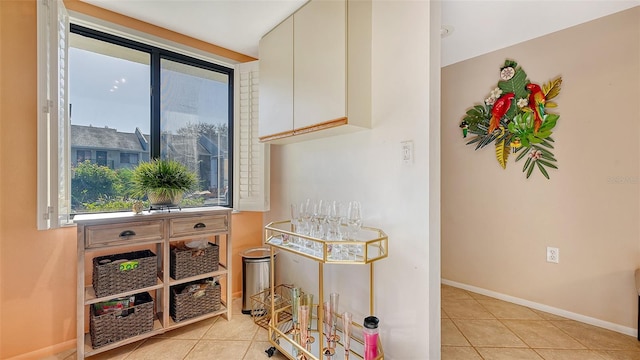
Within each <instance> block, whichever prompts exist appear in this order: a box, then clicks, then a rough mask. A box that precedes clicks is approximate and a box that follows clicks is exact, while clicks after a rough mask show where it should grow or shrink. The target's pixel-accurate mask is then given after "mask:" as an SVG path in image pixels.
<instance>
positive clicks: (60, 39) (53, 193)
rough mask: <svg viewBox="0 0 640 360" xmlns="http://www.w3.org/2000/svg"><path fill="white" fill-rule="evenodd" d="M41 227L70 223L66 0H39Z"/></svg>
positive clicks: (39, 171)
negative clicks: (64, 0)
mask: <svg viewBox="0 0 640 360" xmlns="http://www.w3.org/2000/svg"><path fill="white" fill-rule="evenodd" d="M37 11H38V55H37V56H38V153H37V154H38V155H37V156H38V160H37V166H38V180H37V182H38V208H37V212H38V213H37V225H38V229H39V230H44V229H52V228H57V227H60V226H61V225H64V224H66V223H68V222H69V205H70V201H69V181H68V177H69V161H68V160H69V147H68V146H67V144H68V141H69V139H68V136H69V131H68V129H69V108H68V104H69V101H68V93H67V89H68V82H67V81H68V80H67V78H68V76H67V69H68V43H67V40H68V39H69V16H68V14H67V11H66V9H65V7H64V3H63V2H62V0H38V3H37Z"/></svg>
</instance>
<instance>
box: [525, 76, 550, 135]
mask: <svg viewBox="0 0 640 360" xmlns="http://www.w3.org/2000/svg"><path fill="white" fill-rule="evenodd" d="M525 87H526V88H527V90H529V91H530V92H531V93H530V94H529V107H530V108H531V110H532V111H533V132H534V134H535V133H537V132H538V130H539V129H540V125H542V115H543V114H544V103H545V101H546V99H545V96H544V93H543V92H542V89H540V86H539V85H537V84H534V83H530V84H527V86H525Z"/></svg>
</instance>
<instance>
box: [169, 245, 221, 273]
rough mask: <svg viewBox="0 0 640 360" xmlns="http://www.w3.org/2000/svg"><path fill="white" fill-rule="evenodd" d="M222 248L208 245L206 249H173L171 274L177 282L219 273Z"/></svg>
mask: <svg viewBox="0 0 640 360" xmlns="http://www.w3.org/2000/svg"><path fill="white" fill-rule="evenodd" d="M219 256H220V247H219V246H218V245H216V244H212V243H208V244H207V247H205V248H204V249H186V250H184V249H179V248H172V249H171V267H170V274H171V277H172V278H174V279H175V280H179V279H184V278H187V277H190V276H196V275H200V274H205V273H209V272H213V271H218V261H219Z"/></svg>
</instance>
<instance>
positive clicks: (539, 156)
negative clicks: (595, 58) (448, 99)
mask: <svg viewBox="0 0 640 360" xmlns="http://www.w3.org/2000/svg"><path fill="white" fill-rule="evenodd" d="M561 85H562V77H557V78H555V79H553V80H551V81H549V82H547V83H544V84H542V85H539V84H536V83H533V82H531V81H529V79H527V74H526V73H525V72H524V70H523V69H522V68H521V67H520V66H518V63H516V62H515V61H513V60H506V61H505V62H504V65H503V66H502V67H501V68H500V80H499V81H498V85H497V87H496V88H495V89H493V90H492V91H491V93H490V94H489V96H488V97H487V98H486V99H485V100H484V104H483V105H475V106H474V107H472V108H470V109H469V110H467V113H466V115H465V116H464V118H463V120H462V122H461V123H460V128H461V129H462V134H463V137H465V138H466V137H467V134H468V133H471V134H473V135H475V136H474V137H473V138H471V139H470V140H469V141H468V142H467V145H472V144H475V149H476V150H478V149H481V148H484V147H485V146H487V145H489V144H491V143H493V144H495V149H496V159H497V160H498V163H499V164H500V166H502V168H503V169H506V168H507V160H508V159H509V154H510V153H512V152H513V153H514V155H515V154H516V153H517V154H518V155H517V156H516V160H515V161H520V160H521V159H524V158H525V157H526V160H525V163H524V166H523V168H522V171H523V172H526V176H527V178H529V176H531V173H532V172H533V169H534V168H538V169H539V170H540V172H541V173H542V175H544V177H546V178H547V179H549V173H548V171H547V170H548V168H553V169H557V168H558V166H557V161H558V160H556V158H555V155H554V154H553V153H552V152H551V150H552V149H553V143H554V142H555V140H553V138H552V137H551V134H552V133H553V132H552V130H553V128H554V127H555V126H556V123H557V122H558V120H559V119H560V115H559V114H554V113H550V112H548V109H550V108H555V107H557V106H558V104H557V103H555V102H554V101H551V100H552V99H554V98H555V97H556V96H558V94H560V87H561Z"/></svg>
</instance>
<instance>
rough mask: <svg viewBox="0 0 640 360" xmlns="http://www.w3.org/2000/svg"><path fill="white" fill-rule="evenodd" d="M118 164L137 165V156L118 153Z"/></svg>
mask: <svg viewBox="0 0 640 360" xmlns="http://www.w3.org/2000/svg"><path fill="white" fill-rule="evenodd" d="M120 164H133V165H137V164H138V154H130V153H120Z"/></svg>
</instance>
